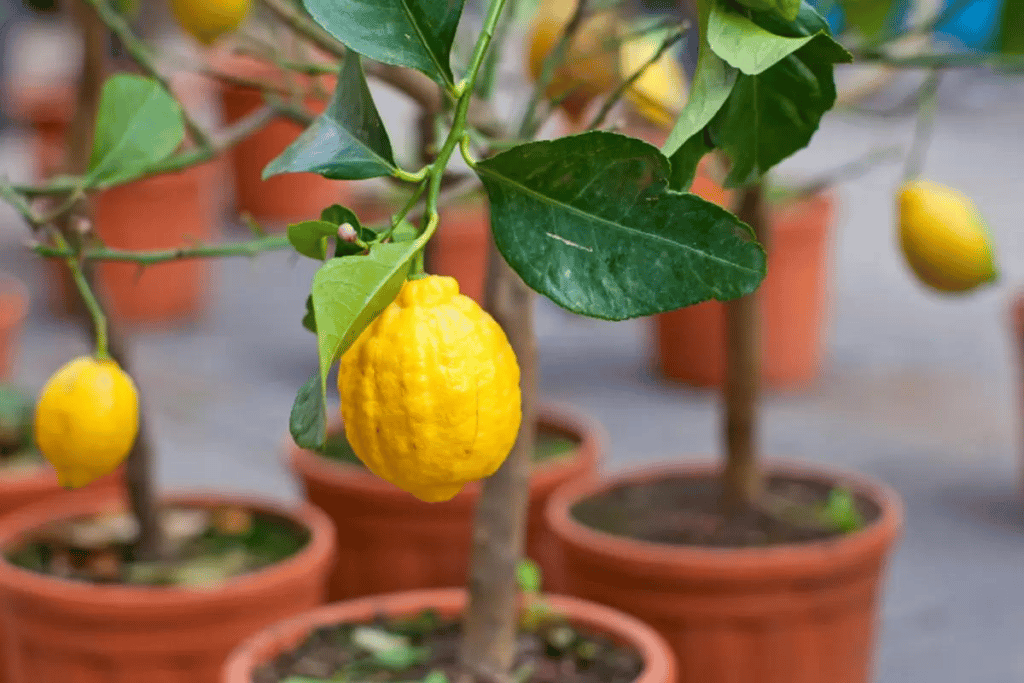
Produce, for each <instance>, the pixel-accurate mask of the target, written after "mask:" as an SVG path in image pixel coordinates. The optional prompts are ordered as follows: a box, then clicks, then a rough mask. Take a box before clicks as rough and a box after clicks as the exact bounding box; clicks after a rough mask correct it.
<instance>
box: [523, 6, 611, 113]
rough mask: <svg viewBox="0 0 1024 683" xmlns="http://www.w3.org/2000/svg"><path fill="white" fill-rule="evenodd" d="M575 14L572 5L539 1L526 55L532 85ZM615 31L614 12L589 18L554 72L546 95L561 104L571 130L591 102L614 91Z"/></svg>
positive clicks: (606, 11) (583, 23) (604, 12)
mask: <svg viewBox="0 0 1024 683" xmlns="http://www.w3.org/2000/svg"><path fill="white" fill-rule="evenodd" d="M575 9H576V2H575V0H543V2H541V4H540V6H539V7H538V8H537V13H536V14H535V15H534V18H533V23H532V26H531V29H530V35H529V44H528V49H527V66H528V68H529V72H530V76H531V77H532V78H533V80H534V81H538V80H540V77H541V75H542V71H543V66H544V60H545V58H547V56H548V54H549V53H550V52H551V51H552V50H553V49H554V48H555V46H556V45H557V44H558V42H559V40H560V39H561V37H562V33H563V31H564V30H565V25H566V24H567V23H569V20H570V19H571V18H572V15H573V13H574V12H575ZM619 29H620V22H619V19H618V16H617V15H616V13H615V12H614V11H613V10H605V11H600V12H597V13H595V14H592V15H591V16H588V17H587V18H586V19H584V20H583V22H582V23H581V24H580V26H579V29H578V30H577V31H576V33H575V35H574V36H573V39H572V41H571V42H570V43H569V45H568V47H567V49H566V53H565V58H564V59H563V60H562V63H561V64H558V65H557V66H556V67H555V72H554V77H553V78H552V80H551V83H550V84H549V85H548V87H547V89H546V90H545V91H544V94H545V95H546V96H547V97H548V99H550V100H561V107H562V109H563V110H564V111H565V113H566V114H567V115H568V116H569V119H570V120H571V121H572V122H573V123H574V124H579V123H580V122H581V121H582V119H583V114H584V112H585V110H586V108H587V105H589V104H590V102H591V101H593V99H594V98H595V97H597V96H599V95H602V94H605V93H609V92H611V91H612V90H614V89H615V86H616V85H618V82H619V65H618V59H619V54H618V53H619V49H618V34H619Z"/></svg>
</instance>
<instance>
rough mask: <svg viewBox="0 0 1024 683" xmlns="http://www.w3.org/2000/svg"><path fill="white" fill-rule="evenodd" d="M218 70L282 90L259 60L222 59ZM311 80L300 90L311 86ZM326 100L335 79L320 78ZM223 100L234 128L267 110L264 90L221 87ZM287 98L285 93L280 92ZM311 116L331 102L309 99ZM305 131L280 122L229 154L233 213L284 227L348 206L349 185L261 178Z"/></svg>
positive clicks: (313, 178) (296, 176)
mask: <svg viewBox="0 0 1024 683" xmlns="http://www.w3.org/2000/svg"><path fill="white" fill-rule="evenodd" d="M214 67H215V68H216V69H217V70H219V71H221V72H223V73H226V74H230V75H233V76H238V77H240V78H243V79H247V80H252V81H261V82H265V83H269V84H272V85H278V86H281V87H282V88H283V83H282V80H281V79H282V74H281V73H280V71H278V70H277V69H276V68H275V67H273V66H272V65H270V64H267V63H265V62H260V61H257V60H255V59H251V58H247V57H242V56H236V55H221V56H218V57H217V59H216V60H215V61H214ZM312 83H313V80H312V79H309V80H303V81H301V82H300V83H299V85H301V86H303V87H309V86H310V84H312ZM319 83H320V85H321V86H322V87H323V91H324V94H325V97H329V96H330V94H331V92H332V90H333V87H334V83H333V79H329V78H326V77H322V78H320V79H319ZM219 87H220V97H221V103H222V106H223V113H224V121H225V123H226V124H232V123H234V122H236V121H238V120H240V119H242V118H243V117H245V116H246V115H247V114H250V113H251V112H253V111H255V110H256V109H258V108H259V107H261V106H263V104H264V99H263V94H262V92H260V90H258V89H255V88H250V87H245V86H242V85H237V84H232V83H227V82H221V83H220V86H219ZM282 95H283V96H286V92H282ZM305 106H306V108H307V109H309V110H310V111H312V112H314V113H317V114H319V113H320V112H322V111H323V110H324V109H325V108H326V107H327V99H319V98H313V97H310V98H308V99H307V100H306V101H305ZM302 131H303V126H301V125H299V124H298V123H295V122H293V121H290V120H288V119H285V118H283V117H282V118H276V119H274V120H273V121H271V122H270V123H268V124H267V125H266V126H265V127H264V128H262V129H261V130H260V131H259V132H257V133H255V134H253V135H250V136H249V137H247V138H246V139H245V140H242V141H241V142H240V143H238V144H237V145H235V146H234V147H233V148H232V149H231V150H230V158H231V166H232V172H233V177H234V187H235V208H236V211H237V212H238V213H242V212H247V213H249V214H251V215H252V216H253V218H255V219H256V220H258V221H268V222H271V223H274V224H284V223H289V222H296V221H301V220H314V219H317V218H319V217H320V212H321V210H323V209H324V208H325V207H327V206H330V205H331V204H343V205H344V204H346V203H347V201H348V198H349V193H350V185H349V184H348V183H346V182H344V181H337V180H328V179H326V178H324V177H322V176H320V175H317V174H315V173H286V174H283V175H279V176H274V177H272V178H268V179H267V180H263V179H262V175H263V169H264V167H266V165H267V164H268V163H270V162H271V161H272V160H273V159H275V158H276V157H277V156H278V155H280V154H281V152H283V151H284V150H285V148H286V147H288V145H290V144H291V143H292V142H293V141H294V140H295V138H297V137H298V136H299V134H300V133H301V132H302Z"/></svg>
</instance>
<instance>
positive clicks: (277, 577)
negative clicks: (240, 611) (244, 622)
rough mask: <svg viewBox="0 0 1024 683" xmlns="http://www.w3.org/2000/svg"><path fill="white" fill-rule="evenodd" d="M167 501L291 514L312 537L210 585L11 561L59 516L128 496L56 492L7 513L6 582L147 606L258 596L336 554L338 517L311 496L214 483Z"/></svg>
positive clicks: (1, 535)
mask: <svg viewBox="0 0 1024 683" xmlns="http://www.w3.org/2000/svg"><path fill="white" fill-rule="evenodd" d="M161 502H162V503H163V504H165V505H167V504H170V505H182V506H195V507H215V506H219V505H232V506H238V507H243V508H246V509H249V510H256V511H260V512H266V513H269V514H273V515H278V516H280V517H284V518H286V519H289V520H291V521H293V522H296V523H298V524H300V525H301V526H303V527H305V528H306V529H307V530H308V531H309V534H310V538H309V542H308V543H307V544H306V545H305V546H304V547H303V548H302V549H301V550H300V551H299V552H297V553H296V554H294V555H292V556H291V557H289V558H287V559H285V560H283V561H281V562H278V563H276V564H273V565H270V566H269V567H265V568H263V569H260V570H257V571H254V572H250V573H248V574H243V575H241V576H237V577H234V578H232V579H230V580H228V581H225V582H223V583H221V584H217V585H216V586H213V587H210V588H195V589H192V588H183V587H168V586H128V585H97V584H93V583H87V582H82V581H72V580H68V579H62V578H58V577H54V576H50V575H47V574H39V573H36V572H33V571H29V570H27V569H22V568H20V567H16V566H15V565H13V564H11V563H10V562H9V561H8V560H7V558H6V556H5V555H4V554H3V553H5V552H6V551H7V550H8V549H9V548H10V547H11V546H12V545H14V544H15V543H16V542H19V541H20V540H21V539H22V538H24V537H25V536H28V535H30V534H32V533H33V532H36V531H38V530H40V529H41V528H43V527H45V526H46V525H47V524H50V523H53V522H61V521H68V520H70V519H73V518H75V517H78V516H83V515H86V516H88V515H93V514H102V513H104V512H107V511H110V510H111V508H114V509H123V508H124V507H126V506H127V504H128V501H127V497H126V495H125V493H124V492H121V491H110V490H100V491H97V492H95V494H93V495H91V496H83V497H81V498H76V499H74V500H70V501H69V500H66V499H63V500H62V499H60V497H55V498H49V499H45V500H42V501H37V502H35V503H31V504H29V505H26V506H24V507H22V508H19V509H17V510H15V511H13V512H11V513H9V514H7V515H4V516H3V517H2V518H0V588H2V589H3V590H7V591H14V592H17V593H21V594H26V593H27V594H32V595H34V596H35V597H37V598H43V599H52V600H55V601H59V602H65V603H67V602H72V603H76V604H80V605H109V604H110V603H121V604H125V605H138V606H140V607H141V608H144V609H160V608H161V607H163V606H182V605H190V604H196V603H208V602H213V601H237V600H245V599H258V596H259V595H260V594H263V593H266V592H267V590H273V587H274V586H275V585H276V584H280V583H285V582H288V581H290V580H292V579H293V577H294V576H296V575H300V574H303V573H305V570H306V569H307V568H309V567H315V566H318V565H320V564H322V563H325V562H329V561H331V560H332V558H333V556H334V553H335V552H336V550H335V533H334V523H333V522H332V521H331V519H330V517H328V516H327V514H326V513H325V512H323V511H322V510H320V509H319V508H317V507H316V506H314V505H313V504H311V503H307V502H302V503H300V504H298V505H289V504H287V503H285V502H284V501H278V500H275V499H273V498H271V497H268V496H262V495H257V494H248V493H230V492H225V491H219V490H213V489H209V490H207V489H201V488H194V489H182V490H176V491H170V492H166V493H164V494H163V495H161Z"/></svg>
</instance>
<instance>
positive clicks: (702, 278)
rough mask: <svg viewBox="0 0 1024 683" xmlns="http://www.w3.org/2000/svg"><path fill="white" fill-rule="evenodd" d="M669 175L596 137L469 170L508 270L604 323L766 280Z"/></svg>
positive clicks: (623, 141) (656, 162) (623, 144)
mask: <svg viewBox="0 0 1024 683" xmlns="http://www.w3.org/2000/svg"><path fill="white" fill-rule="evenodd" d="M669 170H670V169H669V163H668V160H667V159H666V158H665V157H664V156H663V155H662V154H661V153H660V152H659V151H658V150H657V148H655V147H652V146H651V145H649V144H647V143H646V142H643V141H642V140H636V139H634V138H629V137H626V136H623V135H618V134H615V133H608V132H603V131H592V132H589V133H584V134H581V135H575V136H570V137H565V138H560V139H557V140H550V141H548V140H545V141H540V142H532V143H528V144H524V145H520V146H518V147H514V148H512V149H510V150H508V151H506V152H503V153H501V154H498V155H497V156H494V157H492V158H490V159H486V160H484V161H481V162H479V163H478V164H477V167H476V171H477V173H478V174H479V176H480V178H481V180H482V181H483V183H484V186H485V187H486V189H487V194H488V197H489V200H490V206H491V225H492V230H493V232H494V239H495V243H496V244H497V246H498V249H499V250H500V251H501V254H502V256H504V258H505V260H506V261H508V263H509V264H510V265H511V266H512V267H513V268H514V269H515V270H516V272H517V273H519V275H520V276H521V277H522V278H523V280H524V281H525V282H526V283H527V284H528V285H529V286H530V287H532V288H533V289H535V290H536V291H538V292H540V293H541V294H544V295H545V296H547V297H548V298H550V299H551V300H552V301H554V302H555V303H557V304H558V305H559V306H562V307H564V308H566V309H568V310H570V311H573V312H575V313H580V314H582V315H586V316H590V317H594V318H604V319H608V320H622V319H625V318H633V317H637V316H642V315H651V314H653V313H660V312H663V311H670V310H674V309H676V308H681V307H683V306H689V305H692V304H696V303H699V302H701V301H706V300H708V299H719V300H727V299H733V298H736V297H739V296H743V295H745V294H749V293H750V292H752V291H753V290H754V289H755V288H756V287H757V285H758V284H759V283H760V282H761V280H762V278H763V277H764V273H765V256H764V251H763V249H762V248H761V247H760V245H758V244H757V243H756V242H754V241H753V239H752V235H751V232H750V229H749V228H748V227H747V226H746V225H744V224H743V223H741V222H740V221H739V220H738V219H737V218H736V217H735V216H733V215H732V214H730V213H729V212H728V211H725V210H724V209H722V208H720V207H718V206H715V205H714V204H712V203H710V202H707V201H705V200H703V199H701V198H700V197H698V196H696V195H693V194H689V193H681V192H675V191H672V190H669V189H668V176H669ZM318 319H319V316H318Z"/></svg>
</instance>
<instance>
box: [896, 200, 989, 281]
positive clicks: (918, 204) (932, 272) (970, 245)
mask: <svg viewBox="0 0 1024 683" xmlns="http://www.w3.org/2000/svg"><path fill="white" fill-rule="evenodd" d="M898 204H899V206H898V210H899V238H900V246H901V247H902V250H903V254H904V256H905V257H906V260H907V264H908V265H909V266H910V268H911V270H913V271H914V273H915V274H916V275H917V277H918V278H919V279H920V280H921V282H923V283H924V284H926V285H928V286H929V287H932V288H934V289H937V290H939V291H943V292H964V291H967V290H970V289H974V288H975V287H978V286H979V285H982V284H984V283H986V282H992V281H994V280H995V279H996V277H997V275H998V273H997V269H996V265H995V260H994V255H993V248H992V244H991V241H990V237H989V234H988V230H987V229H986V227H985V222H984V220H982V218H981V214H980V213H979V212H978V209H977V207H975V205H974V202H972V201H971V199H970V198H969V197H967V196H965V195H963V194H961V193H960V192H957V191H956V190H953V189H951V188H949V187H946V186H944V185H939V184H938V183H933V182H931V181H928V180H915V181H910V182H907V183H905V184H904V185H903V187H902V188H900V193H899V201H898Z"/></svg>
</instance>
